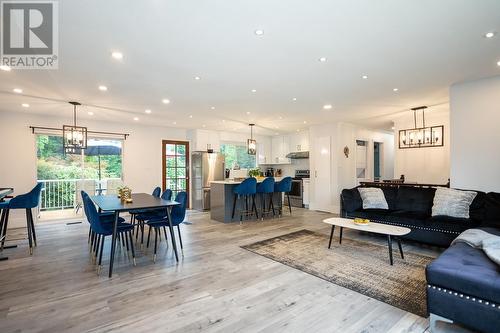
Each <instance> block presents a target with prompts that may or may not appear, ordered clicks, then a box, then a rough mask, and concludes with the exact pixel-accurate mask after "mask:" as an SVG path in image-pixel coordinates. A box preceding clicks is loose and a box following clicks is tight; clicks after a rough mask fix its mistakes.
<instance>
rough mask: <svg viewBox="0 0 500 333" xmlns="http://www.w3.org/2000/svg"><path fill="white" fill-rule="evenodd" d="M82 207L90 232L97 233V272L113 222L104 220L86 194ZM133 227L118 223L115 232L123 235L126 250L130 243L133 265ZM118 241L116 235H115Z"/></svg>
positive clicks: (128, 224)
mask: <svg viewBox="0 0 500 333" xmlns="http://www.w3.org/2000/svg"><path fill="white" fill-rule="evenodd" d="M82 199H83V207H84V210H85V214H86V216H87V220H88V221H89V223H90V227H91V228H92V232H94V233H95V234H96V235H97V238H96V244H97V245H96V249H97V251H96V257H97V255H98V256H99V262H98V266H97V274H99V272H100V270H101V267H102V266H101V263H102V253H103V252H104V241H105V239H106V236H111V235H112V234H113V224H112V223H109V222H105V221H104V219H103V218H102V217H101V216H100V215H99V213H98V212H97V209H96V207H95V205H94V203H93V202H92V200H91V199H90V197H89V196H88V195H83V196H82ZM133 229H134V226H133V225H132V224H131V223H120V224H119V225H118V228H117V232H118V235H119V236H124V237H125V240H126V244H127V251H128V250H129V243H130V249H131V250H132V260H133V263H134V266H135V264H136V263H135V250H134V243H133V241H132V230H133ZM117 241H118V237H117Z"/></svg>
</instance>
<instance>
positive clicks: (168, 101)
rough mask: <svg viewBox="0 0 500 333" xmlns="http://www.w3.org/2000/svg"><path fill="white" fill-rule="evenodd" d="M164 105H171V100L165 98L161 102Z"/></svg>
mask: <svg viewBox="0 0 500 333" xmlns="http://www.w3.org/2000/svg"><path fill="white" fill-rule="evenodd" d="M161 102H162V103H163V104H170V100H169V99H168V98H164V99H162V100H161Z"/></svg>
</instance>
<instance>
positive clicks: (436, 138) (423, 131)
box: [399, 106, 444, 149]
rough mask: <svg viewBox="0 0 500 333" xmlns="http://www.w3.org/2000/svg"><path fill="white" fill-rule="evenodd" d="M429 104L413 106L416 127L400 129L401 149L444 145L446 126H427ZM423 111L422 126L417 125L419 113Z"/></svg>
mask: <svg viewBox="0 0 500 333" xmlns="http://www.w3.org/2000/svg"><path fill="white" fill-rule="evenodd" d="M425 109H427V106H419V107H416V108H412V109H411V110H412V111H413V120H414V124H415V125H414V128H409V129H404V130H400V131H399V149H405V148H427V147H441V146H443V145H444V140H443V134H444V126H443V125H439V126H430V127H426V126H425ZM419 111H422V127H417V113H418V112H419Z"/></svg>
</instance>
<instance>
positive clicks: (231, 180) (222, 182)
mask: <svg viewBox="0 0 500 333" xmlns="http://www.w3.org/2000/svg"><path fill="white" fill-rule="evenodd" d="M283 178H285V177H274V181H276V182H279V181H280V180H282V179H283ZM264 179H266V178H262V179H257V183H262V182H263V181H264ZM242 182H243V180H233V179H226V180H213V181H211V182H210V184H222V185H238V184H241V183H242Z"/></svg>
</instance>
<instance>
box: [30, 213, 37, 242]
mask: <svg viewBox="0 0 500 333" xmlns="http://www.w3.org/2000/svg"><path fill="white" fill-rule="evenodd" d="M29 211H30V222H31V233H32V235H33V241H34V243H35V246H37V244H36V232H35V221H34V219H33V211H32V210H31V209H30V210H29Z"/></svg>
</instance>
